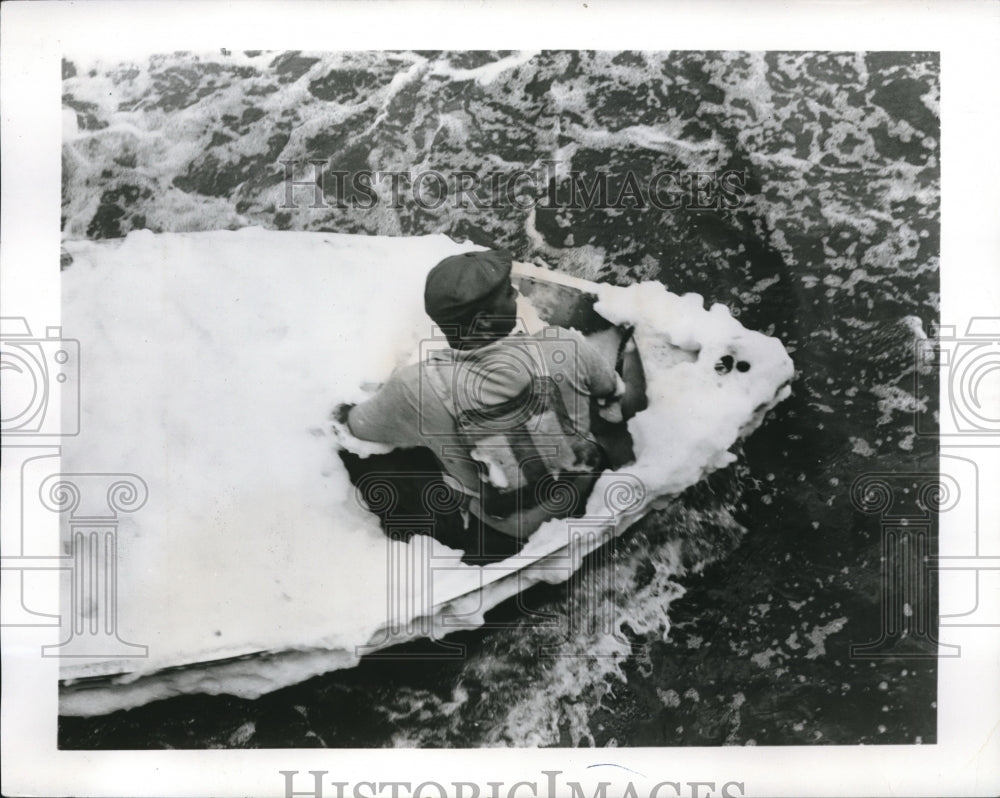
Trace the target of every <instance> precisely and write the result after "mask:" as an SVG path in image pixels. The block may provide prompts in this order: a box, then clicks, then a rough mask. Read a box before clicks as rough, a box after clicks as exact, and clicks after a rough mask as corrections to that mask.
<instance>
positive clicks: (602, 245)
mask: <svg viewBox="0 0 1000 798" xmlns="http://www.w3.org/2000/svg"><path fill="white" fill-rule="evenodd" d="M493 65H496V66H493ZM63 83H64V105H65V106H66V107H68V108H71V109H73V112H72V113H70V114H69V115H68V119H69V121H70V125H69V129H68V136H67V141H66V144H65V146H64V152H63V188H64V198H63V232H64V235H65V236H66V237H68V238H79V237H83V236H88V237H95V238H102V237H115V236H121V235H124V234H126V233H127V232H128V231H129V230H131V229H136V228H149V229H152V230H154V231H166V230H200V229H217V228H237V227H242V226H246V225H251V224H253V225H261V226H264V227H269V228H277V229H296V230H336V231H340V232H361V233H379V234H398V235H412V234H423V233H433V232H446V233H448V234H449V235H451V236H453V237H456V238H461V237H464V238H468V239H471V240H473V241H475V242H476V243H479V244H484V245H489V246H504V247H508V248H510V249H511V250H512V251H513V252H514V254H515V256H516V257H517V258H518V259H520V260H529V261H530V260H534V259H541V260H542V261H544V262H546V263H548V264H551V265H553V266H556V267H558V268H561V269H563V270H566V271H570V272H573V273H576V274H580V275H582V276H586V277H590V278H596V279H603V280H610V281H614V282H618V283H627V282H631V281H634V280H636V279H659V280H661V281H663V282H664V283H665V284H666V285H667V286H668V287H670V288H671V290H674V291H677V292H685V291H697V292H699V293H701V294H703V295H704V296H705V297H706V299H707V300H710V301H717V302H723V303H725V304H727V305H728V306H729V307H730V308H731V310H732V311H733V313H734V314H739V315H740V320H741V321H742V322H744V323H745V324H746V325H747V326H748V327H750V328H752V329H759V330H763V331H766V332H769V333H771V334H774V335H777V336H779V337H780V338H781V339H782V340H783V341H784V342H785V343H786V345H787V346H788V348H789V351H791V352H792V356H793V358H794V359H795V362H796V366H797V368H798V372H799V374H798V378H797V380H796V382H795V385H794V395H793V396H792V398H791V399H789V400H788V401H786V402H785V403H783V404H782V405H781V406H779V408H778V409H777V411H776V412H775V413H774V414H773V416H772V417H771V418H770V419H769V421H767V422H766V423H765V426H764V427H763V428H762V429H761V430H759V431H758V432H757V433H756V434H755V435H754V436H753V437H752V438H751V439H749V440H748V441H747V443H746V445H745V447H744V452H743V457H742V463H741V465H740V466H739V467H738V468H736V469H732V470H730V471H728V472H726V473H723V474H719V475H717V476H716V477H714V478H713V479H712V480H710V481H709V482H708V483H706V484H703V485H701V486H698V487H696V488H695V489H693V490H692V491H689V492H688V494H686V495H685V496H684V497H683V498H682V499H681V500H680V501H678V502H676V503H675V504H674V505H673V506H671V507H670V508H668V509H667V510H665V511H662V512H660V513H658V514H655V515H653V516H650V517H649V518H648V519H647V520H646V521H645V522H644V523H643V524H642V525H641V526H639V527H637V528H636V529H635V530H634V531H633V532H631V533H630V534H629V535H628V536H627V537H626V539H624V540H622V541H619V542H617V544H616V548H615V549H614V551H613V552H605V553H604V554H603V555H601V556H598V557H595V558H594V559H593V560H592V561H591V562H590V564H589V565H588V567H587V568H586V569H585V570H584V572H583V573H582V574H581V575H580V578H578V579H575V580H574V581H573V582H571V583H570V584H569V585H564V586H554V587H546V588H539V589H535V590H533V591H531V592H530V593H529V594H527V595H526V596H523V597H522V598H521V599H520V600H519V602H511V603H509V604H508V605H505V606H503V607H501V608H500V609H499V610H498V611H497V612H496V613H495V614H494V615H493V616H491V617H490V618H489V620H491V621H492V622H493V625H494V627H495V628H491V629H486V630H481V631H478V632H475V633H463V634H462V635H459V636H456V638H455V641H456V642H460V643H462V644H464V645H465V646H466V649H465V655H464V656H463V657H461V658H459V659H456V660H451V661H429V660H427V659H420V658H418V657H416V655H420V654H428V653H433V649H432V648H431V647H429V645H428V644H421V645H415V646H412V647H411V648H409V649H407V652H408V653H410V654H413V655H415V657H414V658H411V659H408V660H403V661H400V660H385V661H369V662H365V663H363V664H362V665H361V666H360V667H358V668H356V669H353V670H351V671H345V672H337V673H332V674H328V675H326V676H323V677H319V678H316V679H313V680H311V681H309V682H307V683H304V684H302V685H298V686H295V687H292V688H288V689H285V690H282V691H279V692H277V693H274V694H271V695H268V696H265V697H263V698H261V699H258V700H256V701H245V700H239V699H233V698H226V697H216V698H209V697H204V696H191V697H183V698H177V699H171V700H168V701H163V702H158V703H156V704H153V705H150V706H147V707H143V708H139V709H136V710H132V711H129V712H121V713H116V714H114V715H110V716H107V717H103V718H90V719H80V718H64V719H63V720H62V722H61V724H60V744H61V745H63V746H64V747H71V748H78V747H80V748H88V747H113V748H130V747H208V746H260V747H278V746H296V747H304V746H310V745H328V746H383V745H417V746H469V745H525V744H539V745H621V746H629V745H644V746H651V745H656V746H669V745H717V744H752V743H756V744H761V745H765V744H767V745H774V744H806V743H844V744H854V743H858V742H865V743H912V742H921V741H922V742H924V743H931V742H934V741H935V734H936V709H935V707H936V704H935V699H936V670H935V664H934V660H933V659H925V658H915V657H914V655H915V654H921V653H926V652H927V650H928V644H927V641H926V640H923V641H922V640H920V639H913V638H904V639H903V640H902V641H900V643H899V644H898V645H894V646H890V647H889V648H888V649H887V650H886V651H885V652H883V653H885V654H886V655H887V656H885V657H883V658H880V659H875V660H866V659H852V658H851V656H850V652H849V646H850V645H851V644H852V643H853V644H857V643H867V642H869V641H873V640H876V639H878V637H879V628H880V626H879V624H880V618H881V606H882V604H881V602H882V589H881V585H882V581H881V579H880V567H881V566H880V556H881V530H880V521H879V517H878V515H877V514H870V513H865V512H862V510H861V509H860V508H859V507H858V506H856V505H855V503H854V502H852V499H851V492H850V487H851V485H852V483H853V482H854V481H855V479H856V478H858V477H859V476H861V475H863V474H866V473H888V474H895V475H899V477H898V480H897V481H899V480H901V482H900V484H903V485H904V486H909V487H911V488H912V489H913V492H914V495H916V492H917V487H918V485H919V483H920V482H921V480H922V479H923V478H924V476H925V475H933V474H935V473H936V471H937V462H936V457H937V445H936V440H935V439H934V438H933V437H932V436H926V435H918V434H917V429H918V426H917V424H916V421H917V418H918V417H919V420H920V425H919V428H920V429H924V430H926V429H934V428H936V419H937V415H936V409H937V408H936V401H937V400H936V397H937V387H936V385H935V384H933V383H932V382H930V379H931V378H930V376H929V375H922V374H916V373H915V370H914V355H913V352H914V342H915V341H918V340H919V338H920V337H921V330H922V331H925V332H927V333H929V334H932V333H933V331H934V329H935V325H936V323H937V320H938V312H939V309H938V297H939V295H938V292H939V278H938V251H939V243H938V242H939V239H938V225H939V177H940V167H939V122H938V107H937V102H938V85H939V69H938V61H937V57H936V55H934V54H926V53H870V54H852V53H767V54H763V53H758V54H747V53H670V54H648V53H643V54H639V53H617V54H616V53H589V52H545V53H540V54H535V55H520V54H511V53H487V52H474V53H436V52H421V53H386V54H370V53H348V54H307V53H282V54H278V53H215V54H202V55H199V56H193V55H190V54H173V55H163V56H155V57H153V58H151V59H149V61H148V62H143V63H138V62H137V63H129V64H110V63H105V64H100V63H97V62H93V61H91V60H88V59H85V58H74V57H73V56H72V54H70V55H68V56H67V60H66V61H65V62H64V82H63ZM74 116H75V122H76V124H75V125H73V124H72V122H73V121H74V120H73V117H74ZM310 160H320V161H324V162H328V163H329V165H330V168H331V170H333V171H338V170H339V171H342V172H345V173H348V174H349V175H354V174H357V173H359V172H360V171H364V170H370V171H383V172H388V171H404V170H412V171H413V172H415V173H416V172H427V171H430V170H436V171H437V172H439V173H440V174H441V175H443V176H444V177H445V178H446V179H452V178H453V176H456V175H458V174H459V173H461V172H467V173H471V174H472V175H473V177H470V178H469V180H473V181H477V182H478V184H479V185H480V186H489V185H490V184H489V178H488V176H487V175H488V173H500V174H501V175H506V176H510V175H512V174H513V173H514V171H515V170H517V169H521V168H524V169H528V170H538V169H543V170H544V169H545V168H546V166H545V162H546V161H551V162H555V164H556V165H555V167H554V168H555V170H556V171H555V177H556V181H555V183H554V184H552V185H551V186H550V185H548V184H547V183H546V182H545V181H544V180H543V181H541V182H540V183H539V186H540V190H541V191H544V192H550V191H551V192H553V196H554V198H555V200H556V201H555V202H552V201H543V202H540V203H538V205H539V207H536V208H533V209H531V208H523V207H518V204H519V203H518V202H516V201H514V200H516V199H517V195H516V192H512V196H511V197H508V196H505V195H501V198H500V200H501V201H498V202H497V203H496V205H497V207H494V208H476V207H474V206H473V205H472V203H471V202H465V203H459V202H457V201H455V196H454V194H455V191H454V188H453V187H452V186H449V187H447V188H446V191H448V192H450V195H447V196H445V197H444V200H445V201H444V202H443V203H435V202H433V201H427V199H426V198H425V201H423V202H422V203H421V202H417V201H416V199H415V198H414V195H413V192H412V191H409V190H407V189H406V188H405V184H404V187H403V189H402V190H401V192H400V199H399V202H398V203H393V202H392V197H391V196H389V194H388V193H385V194H383V195H381V196H380V197H379V199H378V201H377V202H376V203H375V207H374V208H372V209H368V210H364V209H357V208H351V207H350V199H351V198H352V197H355V198H356V199H359V200H362V201H363V200H364V199H365V197H366V194H365V192H364V191H363V190H345V192H344V193H343V199H344V200H345V202H344V204H346V205H347V206H348V207H345V208H337V207H328V208H312V207H310V204H312V199H313V192H312V190H311V188H310V187H308V186H300V187H297V188H295V189H294V193H293V201H294V203H295V204H296V205H297V206H298V207H297V208H296V207H285V208H282V207H281V206H282V205H284V204H287V203H286V194H285V188H284V186H283V183H282V181H283V177H284V167H283V166H282V165H280V164H279V163H277V162H278V161H296V162H298V167H297V170H296V171H295V173H294V177H295V178H296V179H301V180H305V179H307V178H308V177H309V176H310V175H311V174H312V172H311V169H312V167H311V166H309V165H308V162H309V161H310ZM727 170H737V171H738V172H740V173H741V174H745V176H746V177H745V183H744V189H745V192H746V195H747V196H746V202H745V204H744V205H743V206H742V207H738V208H727V207H719V208H713V209H709V210H699V209H695V208H690V207H683V205H684V204H690V200H689V198H686V197H682V200H683V201H682V202H681V205H682V207H679V208H673V209H668V210H664V209H661V208H658V207H655V206H653V205H652V204H651V203H650V202H649V201H646V202H640V201H638V200H635V199H628V198H624V199H622V198H620V197H619V194H621V192H622V190H623V189H624V188H625V187H626V186H627V185H628V183H629V180H630V178H629V175H632V176H634V180H635V184H636V185H637V186H639V189H640V194H641V193H642V192H643V190H644V188H646V187H648V186H649V184H650V181H651V179H652V178H653V177H654V176H655V175H657V174H659V173H663V172H667V171H674V172H677V173H678V174H690V173H692V172H701V173H717V174H721V173H723V172H725V171H727ZM570 172H574V173H577V174H578V175H580V176H582V178H583V179H584V180H585V182H586V183H587V184H588V185H591V184H593V181H594V180H595V179H597V176H598V175H600V174H604V175H606V176H607V181H608V190H609V195H610V197H611V198H612V199H611V201H610V202H608V203H606V205H614V204H617V205H619V207H604V208H599V207H570V205H571V203H570V202H568V200H567V197H568V193H567V192H568V191H569V187H570V184H571V177H570V176H569V173H570ZM432 182H433V181H432ZM667 187H668V188H669V187H670V186H667ZM324 188H325V190H326V197H325V199H326V204H327V205H331V206H332V205H334V204H335V202H336V199H337V191H336V186H335V184H334V183H333V182H332V181H331V180H330V179H329V178H328V179H327V180H326V181H325V182H324ZM350 188H351V187H350V186H348V189H350ZM380 188H381V190H382V191H384V192H387V191H388V188H389V186H388V181H386V182H385V183H383V184H380ZM430 190H431V192H432V196H431V199H432V200H433V186H431V188H430ZM681 194H682V195H683V194H684V192H683V191H681ZM615 199H621V201H620V202H617V203H615V202H614V200H615ZM436 204H440V207H434V206H435V205H436ZM520 204H528V203H525V202H522V203H520ZM702 204H708V203H706V202H703V203H702ZM718 204H719V205H720V206H724V205H725V203H723V202H721V201H720V202H719V203H718ZM463 205H464V207H462V206H463ZM543 205H550V206H552V205H554V206H555V207H548V208H545V207H541V206H543ZM396 206H398V207H396ZM933 522H934V519H933V516H931V524H932V527H933V526H934V523H933ZM678 562H680V563H683V564H684V565H685V566H686V567H687V568H688V569H689V570H688V574H687V575H686V576H685V577H684V578H683V579H682V580H681V581H680V582H679V583H678V582H677V581H676V580H675V579H674V578H673V577H671V576H669V574H672V573H674V572H675V571H676V570H677V563H678ZM681 593H683V597H682V598H680V599H678V600H676V601H673V603H672V605H671V606H670V613H669V619H668V618H667V617H666V614H665V612H664V608H665V607H666V605H667V604H669V603H670V602H671V601H672V600H673V599H675V598H677V596H678V595H679V594H681ZM924 609H925V610H926V611H928V612H931V613H932V614H933V612H934V607H930V608H924ZM918 611H920V608H918ZM553 618H554V619H555V620H554V621H553ZM567 626H569V628H571V629H572V631H571V633H570V634H569V635H568V636H567V634H566V632H565V629H566V628H567ZM545 646H548V647H549V648H547V649H544V650H546V651H554V652H556V653H559V654H560V655H561V656H558V657H540V656H539V655H538V652H539V651H540V650H542V647H545ZM596 654H599V655H600V656H595V655H596Z"/></svg>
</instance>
